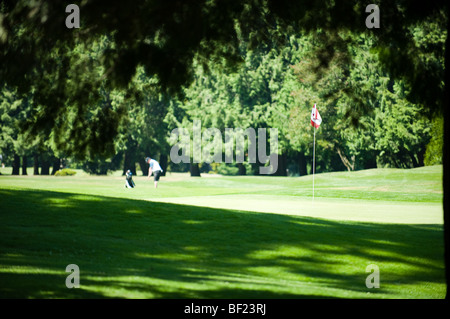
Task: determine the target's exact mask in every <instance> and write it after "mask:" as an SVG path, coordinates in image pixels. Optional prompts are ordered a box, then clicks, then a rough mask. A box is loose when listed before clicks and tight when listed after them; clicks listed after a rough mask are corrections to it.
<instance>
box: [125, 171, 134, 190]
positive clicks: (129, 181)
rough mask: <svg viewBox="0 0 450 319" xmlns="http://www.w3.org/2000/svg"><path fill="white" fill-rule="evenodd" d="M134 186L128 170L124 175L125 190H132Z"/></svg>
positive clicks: (131, 175)
mask: <svg viewBox="0 0 450 319" xmlns="http://www.w3.org/2000/svg"><path fill="white" fill-rule="evenodd" d="M135 186H136V185H135V184H134V182H133V174H132V173H131V172H130V170H128V171H127V173H126V179H125V188H134V187H135Z"/></svg>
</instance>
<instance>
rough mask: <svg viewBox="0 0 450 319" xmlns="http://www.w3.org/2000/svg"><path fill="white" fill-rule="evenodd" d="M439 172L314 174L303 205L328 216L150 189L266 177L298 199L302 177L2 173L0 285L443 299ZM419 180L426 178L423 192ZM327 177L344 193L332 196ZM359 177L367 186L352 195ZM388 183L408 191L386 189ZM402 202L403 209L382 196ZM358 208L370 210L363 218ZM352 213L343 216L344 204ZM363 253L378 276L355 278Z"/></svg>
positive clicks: (38, 293)
mask: <svg viewBox="0 0 450 319" xmlns="http://www.w3.org/2000/svg"><path fill="white" fill-rule="evenodd" d="M441 171H442V167H439V166H438V167H432V168H423V169H418V170H407V171H400V170H393V171H392V170H380V171H379V172H378V173H377V170H370V171H362V172H354V173H347V172H342V173H332V174H318V175H317V176H316V178H317V179H316V181H317V184H316V185H319V186H318V192H319V194H321V193H320V192H323V193H322V197H320V196H319V197H317V198H318V200H317V202H316V203H315V206H314V208H315V209H316V210H317V211H319V213H321V214H322V215H321V216H327V214H328V216H330V218H322V217H321V218H318V217H311V216H309V217H308V216H302V215H301V213H303V212H308V211H307V210H299V212H300V213H299V214H285V213H284V212H283V211H279V212H278V213H276V214H274V213H269V212H260V213H258V212H248V211H247V210H248V209H243V210H240V209H232V210H230V209H226V206H223V207H222V208H209V207H198V206H192V205H186V204H184V205H176V204H172V203H160V202H154V201H152V199H153V198H160V199H163V198H180V199H183V198H188V197H189V198H195V197H199V198H202V197H207V196H212V198H214V196H219V197H220V198H228V199H229V206H231V204H232V201H233V199H236V200H237V199H238V198H241V197H244V198H245V197H246V196H248V197H251V196H262V198H264V197H266V196H268V195H267V194H266V192H269V193H270V189H271V187H272V188H273V190H275V191H276V190H278V191H279V193H278V194H279V195H277V193H276V192H275V193H274V192H271V195H270V196H272V197H267V198H270V199H271V200H270V201H271V202H274V203H275V204H274V205H273V206H274V207H276V206H277V205H278V204H277V203H279V202H277V201H276V198H277V197H278V198H279V199H281V200H282V201H286V200H287V199H286V198H289V197H291V198H292V200H293V201H294V202H293V203H294V205H297V204H300V203H303V205H306V203H308V204H310V199H311V197H308V196H309V195H307V194H302V195H301V196H296V195H295V194H297V191H298V190H297V188H299V189H304V190H305V191H306V190H308V189H309V187H310V181H311V179H310V178H311V177H310V176H306V177H303V178H302V177H300V178H276V177H275V178H274V177H249V176H246V177H206V176H205V177H202V178H189V177H186V176H184V175H178V174H173V175H172V176H170V175H169V176H167V177H165V178H163V179H162V180H161V183H160V188H158V189H156V190H155V189H154V188H153V185H152V184H153V183H152V181H151V180H150V181H148V180H146V179H145V178H144V177H137V178H136V185H137V187H136V188H135V189H131V190H130V189H128V190H127V189H124V188H123V182H124V179H123V178H122V176H120V174H117V175H112V176H100V177H96V176H86V175H85V176H82V175H81V174H80V175H78V176H77V175H76V176H71V177H43V176H25V177H22V176H18V177H17V176H16V177H13V176H8V175H2V176H0V297H2V298H5V297H8V298H110V297H113V298H311V297H312V298H322V297H325V298H334V297H337V298H443V297H444V296H445V278H444V263H443V234H442V218H440V217H439V215H438V213H439V210H436V208H437V207H439V205H440V202H442V192H441V191H442V188H441V187H442V185H441V181H440V180H439V179H442V175H441ZM325 177H327V178H325ZM421 184H423V185H428V186H427V187H428V188H427V187H424V190H423V192H419V190H418V188H419V185H421ZM356 186H358V187H360V188H361V190H360V191H358V192H359V193H357V194H355V193H354V189H352V188H353V187H356ZM349 187H350V189H348V188H349ZM331 188H332V189H331ZM334 188H338V189H339V192H342V193H343V194H346V195H345V196H343V198H342V199H339V198H336V197H334V196H335V195H336V193H333V192H334V191H335V190H334ZM367 189H372V191H373V192H375V193H376V194H377V195H376V196H372V197H370V199H364V196H363V194H364V192H365V191H366V190H367ZM386 189H387V190H388V191H386ZM392 189H397V190H398V192H399V193H401V194H408V195H411V194H414V193H416V194H419V195H420V196H416V197H414V196H412V195H411V196H410V200H409V201H406V200H405V199H404V198H403V197H402V196H400V195H398V194H397V195H398V196H397V199H398V200H397V201H391V197H389V196H388V195H386V194H387V193H389V192H392ZM326 192H328V196H329V197H326V196H324V195H323V194H325V193H326ZM436 194H437V195H438V196H437V197H435V196H436ZM213 195H214V196H213ZM439 196H440V200H439ZM354 197H357V198H354ZM414 199H416V200H417V201H416V202H415V201H414ZM295 200H298V201H297V202H296V201H295ZM280 202H281V201H280ZM225 203H226V201H225ZM262 203H263V204H261V205H262V206H265V205H266V204H265V202H262ZM339 203H340V205H341V206H339ZM355 203H359V204H358V205H360V206H358V205H356V204H355ZM387 203H390V204H389V205H391V206H383V205H387ZM350 204H351V205H356V206H351V205H350ZM362 204H364V205H362ZM221 205H223V204H222V203H221ZM408 205H410V206H408ZM414 205H415V206H416V207H417V210H416V211H414V212H412V213H411V212H408V214H405V215H404V216H405V218H407V220H402V219H401V217H402V215H401V214H400V215H399V214H393V213H392V214H389V211H383V209H382V208H383V207H398V210H402V209H404V208H405V207H407V208H408V209H410V210H412V208H411V207H412V206H414ZM278 206H279V207H282V206H281V205H278ZM351 207H355V208H354V211H352V208H351ZM256 208H258V207H256ZM259 208H264V207H259ZM358 209H360V210H363V209H365V210H368V211H369V212H371V214H376V215H377V216H376V218H375V217H374V218H373V219H367V220H366V219H364V218H363V215H364V213H365V212H360V213H358ZM421 210H423V214H428V215H430V216H429V218H426V216H425V217H424V216H421V215H422V214H421ZM352 214H353V215H354V217H355V218H354V219H353V220H352V219H350V220H349V219H348V217H347V216H345V215H352ZM364 220H366V221H364ZM374 220H376V221H377V222H374ZM400 221H401V222H400ZM408 221H409V222H408ZM73 263H74V264H77V265H78V266H79V267H80V285H81V286H80V288H78V289H75V288H73V289H68V288H67V287H66V286H65V279H66V277H67V276H68V273H66V272H65V267H66V266H67V265H68V264H73ZM370 264H376V265H378V266H379V268H380V275H381V276H380V277H381V279H380V281H381V288H379V289H368V288H367V287H366V286H365V280H366V277H367V275H368V273H366V267H367V266H368V265H370Z"/></svg>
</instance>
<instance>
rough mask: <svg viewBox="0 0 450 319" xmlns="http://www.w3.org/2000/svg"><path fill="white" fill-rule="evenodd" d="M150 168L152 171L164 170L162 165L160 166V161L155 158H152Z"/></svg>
mask: <svg viewBox="0 0 450 319" xmlns="http://www.w3.org/2000/svg"><path fill="white" fill-rule="evenodd" d="M150 168H151V169H152V171H162V169H161V166H159V163H158V162H157V161H155V160H154V159H151V160H150Z"/></svg>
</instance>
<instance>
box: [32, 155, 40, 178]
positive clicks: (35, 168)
mask: <svg viewBox="0 0 450 319" xmlns="http://www.w3.org/2000/svg"><path fill="white" fill-rule="evenodd" d="M33 175H39V157H38V155H37V154H34V156H33Z"/></svg>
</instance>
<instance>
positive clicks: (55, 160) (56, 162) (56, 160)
mask: <svg viewBox="0 0 450 319" xmlns="http://www.w3.org/2000/svg"><path fill="white" fill-rule="evenodd" d="M60 165H61V164H60V160H59V158H57V157H54V158H53V167H52V175H55V174H56V172H57V171H59V169H60V168H61V167H60Z"/></svg>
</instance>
